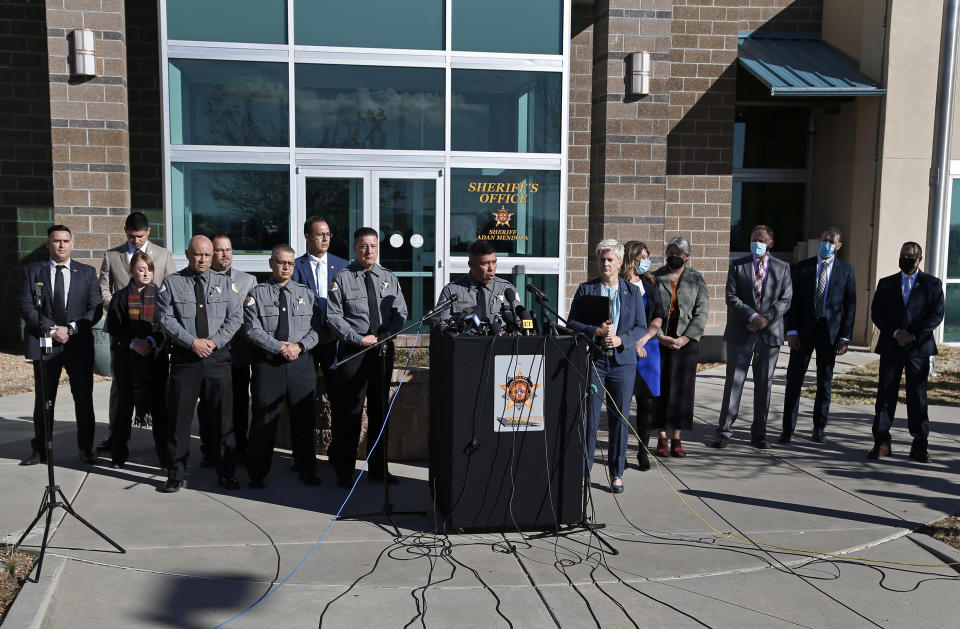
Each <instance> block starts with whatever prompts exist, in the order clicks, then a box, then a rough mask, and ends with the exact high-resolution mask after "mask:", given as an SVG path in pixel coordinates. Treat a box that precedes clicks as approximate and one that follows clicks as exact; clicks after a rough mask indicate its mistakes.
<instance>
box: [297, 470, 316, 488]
mask: <svg viewBox="0 0 960 629" xmlns="http://www.w3.org/2000/svg"><path fill="white" fill-rule="evenodd" d="M299 478H300V482H301V483H303V484H304V485H308V486H310V487H316V486H317V485H319V484H320V482H321V481H320V477H319V476H317V475H316V474H314V473H313V472H300V474H299Z"/></svg>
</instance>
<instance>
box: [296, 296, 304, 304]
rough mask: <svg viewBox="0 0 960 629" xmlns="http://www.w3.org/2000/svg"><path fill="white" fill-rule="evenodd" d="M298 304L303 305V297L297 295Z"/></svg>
mask: <svg viewBox="0 0 960 629" xmlns="http://www.w3.org/2000/svg"><path fill="white" fill-rule="evenodd" d="M297 304H299V305H301V306H302V305H303V297H297Z"/></svg>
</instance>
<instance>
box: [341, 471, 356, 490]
mask: <svg viewBox="0 0 960 629" xmlns="http://www.w3.org/2000/svg"><path fill="white" fill-rule="evenodd" d="M337 487H339V488H340V489H350V488H351V487H353V470H341V469H338V470H337Z"/></svg>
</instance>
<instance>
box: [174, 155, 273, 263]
mask: <svg viewBox="0 0 960 629" xmlns="http://www.w3.org/2000/svg"><path fill="white" fill-rule="evenodd" d="M170 170H171V173H170V175H171V177H170V179H171V181H170V183H171V190H172V193H173V204H172V205H173V207H172V215H173V221H172V225H173V250H174V251H185V250H186V248H187V243H188V242H189V241H190V238H192V237H193V236H194V235H197V234H203V235H204V236H209V235H210V234H213V233H215V232H224V233H227V234H230V239H231V241H232V243H233V250H234V252H235V253H269V252H270V250H271V249H272V248H273V246H274V245H278V244H281V243H285V242H288V240H289V238H290V169H289V167H288V166H282V165H261V164H194V163H176V162H174V163H173V164H171V169H170Z"/></svg>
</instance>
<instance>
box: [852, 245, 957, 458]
mask: <svg viewBox="0 0 960 629" xmlns="http://www.w3.org/2000/svg"><path fill="white" fill-rule="evenodd" d="M921 260H923V248H922V247H921V246H920V245H919V244H917V243H915V242H905V243H903V246H902V247H901V248H900V260H899V263H900V272H899V273H896V274H894V275H890V276H887V277H885V278H883V279H881V280H880V281H879V282H877V291H876V292H875V293H874V295H873V304H872V305H871V318H872V319H873V323H874V325H876V326H877V329H878V331H879V338H878V339H877V349H876V352H877V353H878V354H880V381H879V384H878V386H877V404H876V414H875V415H874V417H873V448H872V449H871V450H870V452H868V453H867V457H868V458H871V459H879V458H882V457H885V456H888V455H889V454H890V441H891V440H890V428H891V426H893V417H894V412H895V411H896V408H897V396H898V395H899V394H900V377H901V376H902V375H903V372H904V370H906V372H907V427H908V428H909V429H910V434H911V435H912V436H913V445H912V446H911V447H910V458H912V459H914V460H916V461H919V462H921V463H929V462H930V461H931V459H930V454H929V453H928V451H927V433H929V431H930V425H929V421H928V419H927V376H928V375H929V373H930V357H931V356H934V355H936V353H937V345H936V342H935V341H934V339H933V331H934V330H935V329H937V326H938V325H940V323H941V322H942V321H943V286H942V284H941V282H940V280H939V279H937V278H936V277H934V276H932V275H928V274H927V273H924V272H923V271H921V270H920V261H921Z"/></svg>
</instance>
